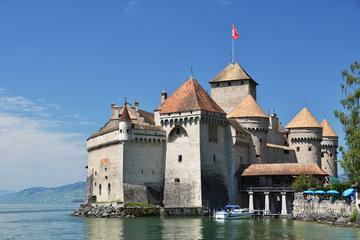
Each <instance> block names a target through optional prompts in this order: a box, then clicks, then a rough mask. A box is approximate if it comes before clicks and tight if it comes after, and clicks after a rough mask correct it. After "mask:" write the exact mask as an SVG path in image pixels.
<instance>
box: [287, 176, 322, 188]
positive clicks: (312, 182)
mask: <svg viewBox="0 0 360 240" xmlns="http://www.w3.org/2000/svg"><path fill="white" fill-rule="evenodd" d="M320 187H321V184H320V181H319V179H317V178H316V177H314V176H311V175H301V176H298V177H297V178H296V180H295V181H294V182H293V184H292V188H293V190H294V191H295V192H302V191H304V190H307V189H310V188H320Z"/></svg>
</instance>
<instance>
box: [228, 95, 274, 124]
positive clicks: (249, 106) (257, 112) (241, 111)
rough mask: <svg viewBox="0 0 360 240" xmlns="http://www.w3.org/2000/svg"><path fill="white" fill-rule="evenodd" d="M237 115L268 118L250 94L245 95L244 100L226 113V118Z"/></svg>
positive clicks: (237, 116) (236, 116)
mask: <svg viewBox="0 0 360 240" xmlns="http://www.w3.org/2000/svg"><path fill="white" fill-rule="evenodd" d="M239 117H264V118H268V116H267V115H266V114H265V113H264V111H263V110H262V109H261V108H260V106H259V104H258V103H257V102H256V101H255V99H254V98H253V97H252V96H251V95H248V96H247V97H245V98H244V100H243V101H242V102H241V103H240V104H239V105H238V106H237V107H236V108H234V110H232V111H231V112H230V113H228V114H227V118H239Z"/></svg>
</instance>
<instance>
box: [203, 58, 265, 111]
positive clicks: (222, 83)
mask: <svg viewBox="0 0 360 240" xmlns="http://www.w3.org/2000/svg"><path fill="white" fill-rule="evenodd" d="M209 83H210V84H211V97H212V99H214V100H215V102H216V103H217V104H218V105H219V106H220V107H221V108H222V109H223V110H224V111H225V112H226V113H229V112H230V111H232V110H233V109H234V108H235V107H236V106H237V105H239V103H240V102H242V101H243V100H244V99H245V98H246V96H248V95H251V96H252V97H253V98H254V99H255V100H256V86H257V85H258V84H257V83H256V82H255V81H254V80H253V79H252V78H251V77H250V76H249V74H247V73H246V72H245V70H244V69H243V68H241V66H240V65H239V64H238V63H230V64H229V65H228V66H226V67H225V69H224V70H223V71H221V72H220V73H219V74H218V75H216V76H215V77H214V78H213V79H212V80H211V81H209Z"/></svg>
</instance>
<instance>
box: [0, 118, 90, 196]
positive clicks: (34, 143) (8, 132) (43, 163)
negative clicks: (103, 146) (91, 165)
mask: <svg viewBox="0 0 360 240" xmlns="http://www.w3.org/2000/svg"><path fill="white" fill-rule="evenodd" d="M51 124H52V123H50V124H48V123H47V121H45V120H39V119H33V118H27V117H21V116H16V115H12V114H8V113H0V136H1V137H0V153H1V155H0V163H1V164H2V166H1V168H0V176H1V179H3V181H1V182H0V188H1V189H13V188H15V189H21V188H24V187H32V186H57V185H61V184H66V183H72V182H75V181H84V180H85V172H86V171H85V169H84V166H85V165H86V147H85V142H84V139H85V138H84V137H83V136H81V135H80V134H78V133H71V132H56V131H55V130H49V128H50V129H51V128H52V126H51Z"/></svg>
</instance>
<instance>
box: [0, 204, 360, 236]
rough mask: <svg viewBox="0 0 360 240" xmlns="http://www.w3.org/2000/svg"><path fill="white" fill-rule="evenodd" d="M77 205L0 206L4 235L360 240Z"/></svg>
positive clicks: (336, 232)
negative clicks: (118, 214)
mask: <svg viewBox="0 0 360 240" xmlns="http://www.w3.org/2000/svg"><path fill="white" fill-rule="evenodd" d="M77 207H78V204H67V205H56V204H52V205H51V204H50V205H38V204H34V205H25V204H7V205H0V239H34V240H40V239H62V240H63V239H90V240H98V239H108V240H113V239H135V240H137V239H326V240H329V239H360V229H357V228H343V227H331V226H328V225H323V224H315V223H308V222H300V221H293V220H286V219H264V220H252V219H251V220H230V221H225V222H218V221H213V220H211V219H208V218H175V217H173V218H159V217H151V218H127V219H105V218H88V219H86V218H77V217H73V216H70V213H71V212H72V210H73V209H75V208H77Z"/></svg>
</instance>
